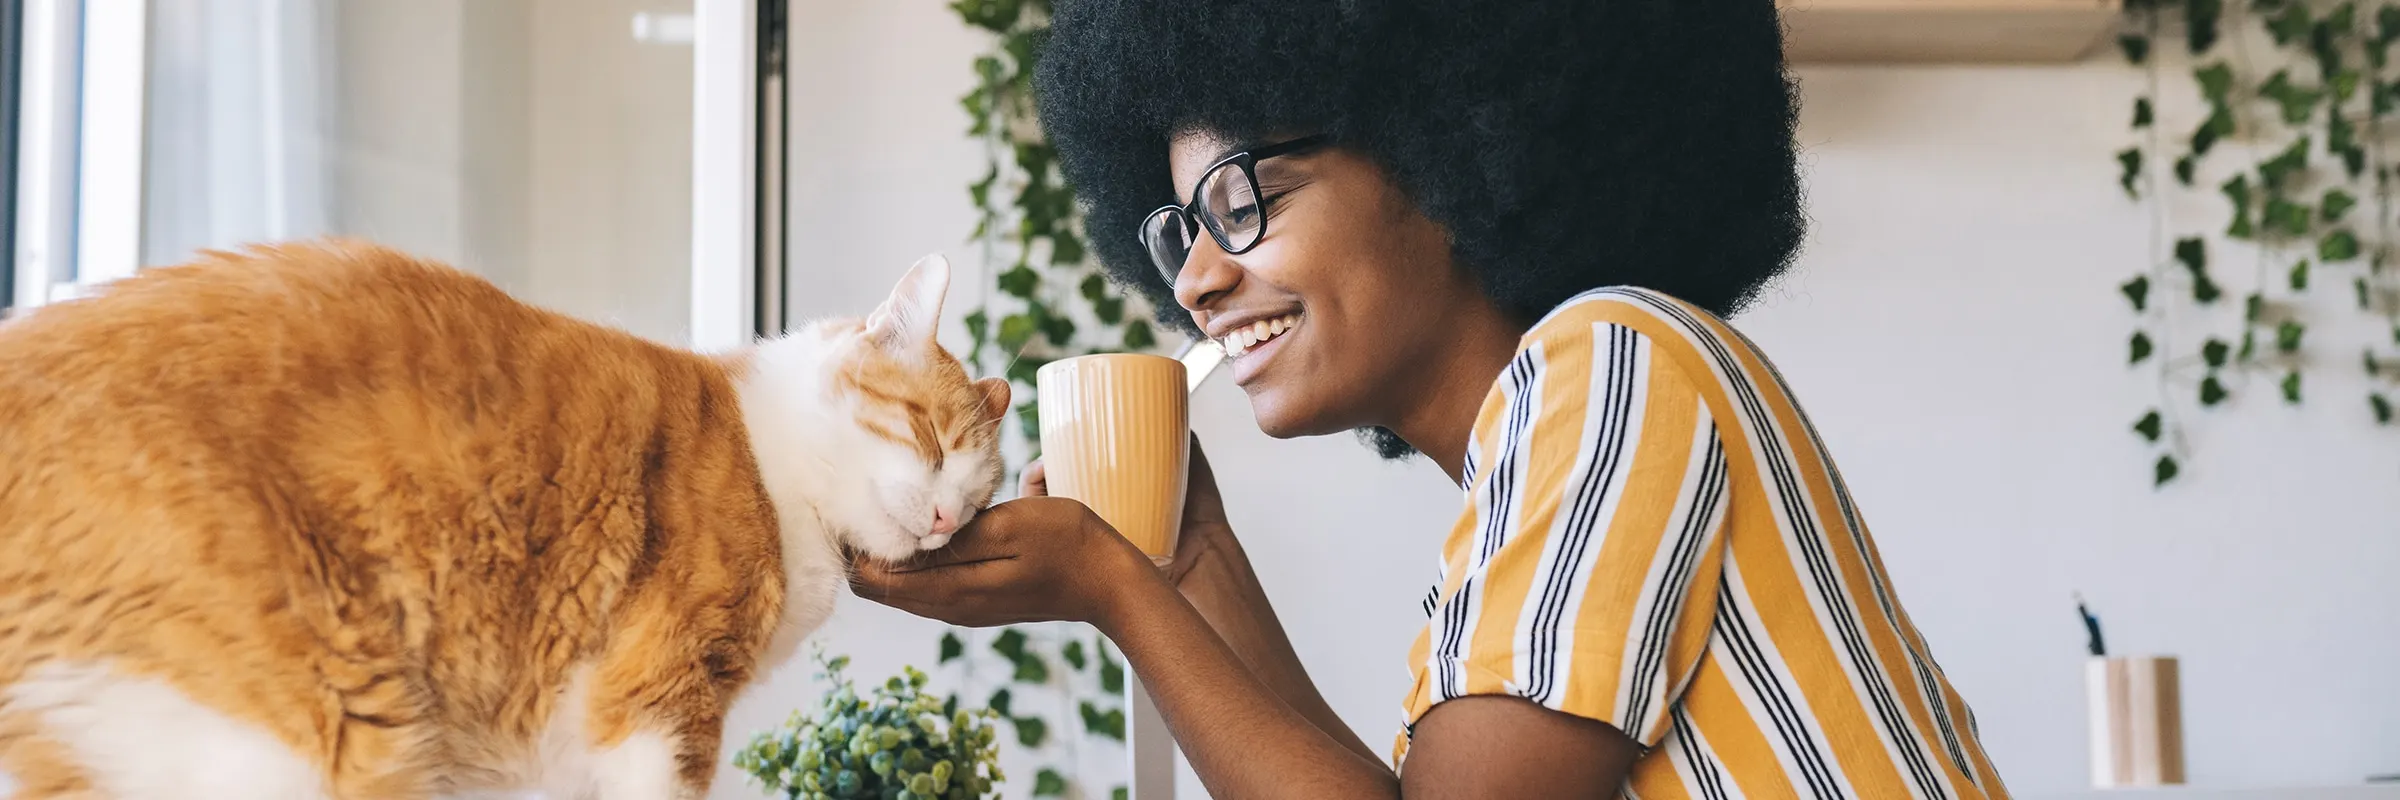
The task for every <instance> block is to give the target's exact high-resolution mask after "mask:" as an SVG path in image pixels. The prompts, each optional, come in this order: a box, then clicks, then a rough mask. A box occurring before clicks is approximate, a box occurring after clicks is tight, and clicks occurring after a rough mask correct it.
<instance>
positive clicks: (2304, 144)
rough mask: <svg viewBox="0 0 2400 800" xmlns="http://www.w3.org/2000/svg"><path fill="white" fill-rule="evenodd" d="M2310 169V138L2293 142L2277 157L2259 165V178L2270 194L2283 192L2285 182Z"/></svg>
mask: <svg viewBox="0 0 2400 800" xmlns="http://www.w3.org/2000/svg"><path fill="white" fill-rule="evenodd" d="M2307 168H2308V137H2306V136H2302V137H2300V138H2298V139H2294V140H2292V143H2291V144H2290V145H2287V146H2285V147H2284V148H2283V150H2282V151H2281V152H2278V153H2276V154H2275V157H2273V158H2269V159H2267V160H2265V161H2262V162H2259V164H2258V177H2259V179H2260V181H2261V182H2263V183H2265V184H2266V187H2267V191H2268V192H2270V193H2273V192H2280V191H2283V185H2284V182H2285V181H2287V180H2290V179H2291V177H2292V176H2293V175H2296V174H2299V172H2300V171H2301V170H2303V169H2307Z"/></svg>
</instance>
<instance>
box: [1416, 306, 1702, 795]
mask: <svg viewBox="0 0 2400 800" xmlns="http://www.w3.org/2000/svg"><path fill="white" fill-rule="evenodd" d="M1652 344H1653V343H1652V342H1651V341H1650V340H1649V339H1648V338H1647V337H1644V336H1642V335H1641V334H1639V333H1636V332H1635V331H1633V330H1632V329H1630V328H1626V327H1623V326H1619V325H1615V324H1611V323H1607V322H1599V321H1592V320H1589V319H1578V318H1577V317H1576V316H1575V315H1567V316H1564V317H1554V318H1552V319H1549V320H1545V321H1544V322H1543V324H1542V325H1541V326H1539V327H1537V328H1536V329H1535V330H1534V331H1533V332H1532V333H1531V334H1528V336H1527V342H1526V344H1525V346H1524V347H1523V349H1521V350H1520V351H1519V352H1518V355H1517V357H1516V359H1515V360H1514V361H1512V362H1511V363H1510V365H1509V367H1508V369H1507V371H1506V372H1505V373H1503V374H1502V376H1501V378H1500V380H1499V382H1498V383H1497V384H1496V385H1495V386H1494V387H1493V389H1492V391H1491V393H1490V395H1489V396H1488V398H1487V399H1486V401H1485V403H1484V408H1483V412H1482V413H1481V414H1480V418H1479V420H1478V422H1477V427H1476V432H1475V444H1474V445H1472V446H1471V450H1472V451H1474V452H1472V453H1471V456H1472V458H1471V460H1472V461H1473V462H1474V464H1475V465H1476V474H1472V475H1471V476H1470V477H1469V479H1468V480H1469V484H1468V487H1467V489H1468V497H1469V500H1470V505H1469V507H1468V508H1467V509H1466V510H1465V511H1464V512H1463V514H1462V519H1461V520H1460V522H1459V527H1458V529H1457V530H1456V531H1455V532H1454V534H1453V536H1452V544H1451V545H1450V546H1449V547H1448V548H1447V552H1446V553H1445V556H1446V561H1445V564H1444V569H1443V572H1444V573H1445V579H1444V580H1443V584H1444V585H1446V586H1451V587H1455V588H1453V589H1450V590H1449V591H1448V592H1447V593H1446V594H1442V595H1440V596H1438V597H1437V598H1436V599H1435V601H1434V603H1433V605H1432V619H1431V620H1430V623H1429V629H1428V634H1429V635H1428V637H1427V639H1426V645H1427V646H1426V647H1424V648H1423V650H1422V651H1421V652H1422V653H1423V657H1424V658H1425V660H1424V661H1423V662H1421V663H1419V664H1418V665H1416V668H1417V669H1418V670H1419V671H1420V673H1419V674H1420V680H1419V682H1418V689H1417V691H1418V692H1420V693H1422V695H1421V696H1420V697H1419V698H1417V699H1416V700H1414V701H1412V702H1411V703H1410V704H1409V708H1410V709H1411V714H1410V715H1409V719H1408V720H1407V722H1408V724H1409V725H1411V726H1413V725H1414V724H1415V723H1416V721H1417V719H1418V718H1421V717H1422V716H1423V714H1424V713H1425V712H1426V711H1428V710H1430V709H1431V708H1432V707H1433V706H1434V705H1436V704H1439V703H1441V702H1442V701H1445V700H1449V699H1453V698H1457V697H1463V696H1469V695H1493V694H1500V695H1514V696H1518V697H1523V698H1525V699H1528V700H1531V701H1533V702H1536V703H1539V704H1541V705H1543V706H1545V707H1548V708H1551V709H1555V710H1558V711H1563V712H1566V713H1569V714H1574V715H1577V716H1581V717H1587V718H1590V719H1596V720H1600V721H1602V722H1606V723H1609V724H1610V725H1613V726H1615V727H1616V728H1617V729H1619V730H1622V731H1624V732H1625V733H1626V735H1628V736H1630V737H1632V738H1633V739H1634V740H1635V741H1637V742H1639V743H1641V744H1642V746H1644V747H1645V748H1647V747H1651V746H1654V745H1656V744H1657V743H1658V742H1659V740H1660V739H1661V738H1662V737H1664V736H1665V734H1666V730H1667V727H1668V723H1667V719H1668V713H1669V710H1670V709H1671V707H1672V706H1673V705H1674V703H1675V701H1676V699H1677V697H1678V696H1679V695H1680V693H1681V691H1682V688H1683V685H1684V683H1685V681H1686V680H1687V679H1688V678H1689V676H1690V675H1691V673H1692V671H1693V668H1694V667H1695V665H1697V664H1698V663H1699V659H1700V656H1701V654H1702V652H1703V651H1704V649H1705V648H1706V645H1707V637H1708V630H1709V627H1710V624H1711V620H1712V619H1713V617H1714V615H1715V609H1716V599H1717V597H1716V592H1717V586H1718V577H1719V571H1720V570H1721V569H1722V568H1723V563H1724V541H1723V527H1724V521H1725V506H1726V502H1727V499H1726V498H1727V491H1726V482H1727V478H1726V463H1725V453H1724V448H1723V445H1722V443H1721V442H1720V441H1719V439H1718V435H1717V434H1718V431H1717V427H1716V423H1715V421H1714V420H1712V419H1711V417H1710V415H1709V413H1708V409H1707V407H1706V405H1705V404H1704V403H1703V402H1702V400H1701V397H1700V393H1699V391H1698V389H1697V388H1696V387H1695V385H1694V384H1693V383H1692V382H1691V380H1690V379H1689V378H1688V377H1687V375H1686V373H1685V372H1684V370H1683V368H1682V367H1680V366H1679V365H1678V364H1677V361H1676V359H1674V358H1672V357H1671V355H1670V354H1669V353H1667V352H1665V351H1661V350H1658V349H1656V348H1654V347H1653V346H1652ZM1451 576H1455V577H1451ZM1438 593H1439V592H1438V590H1437V594H1438Z"/></svg>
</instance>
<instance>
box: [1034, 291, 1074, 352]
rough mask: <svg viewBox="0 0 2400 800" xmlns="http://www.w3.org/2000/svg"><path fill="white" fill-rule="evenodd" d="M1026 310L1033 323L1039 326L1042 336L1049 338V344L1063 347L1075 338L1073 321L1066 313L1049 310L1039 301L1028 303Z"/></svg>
mask: <svg viewBox="0 0 2400 800" xmlns="http://www.w3.org/2000/svg"><path fill="white" fill-rule="evenodd" d="M1027 310H1028V311H1030V312H1032V314H1033V321H1034V324H1035V325H1037V326H1040V327H1041V329H1042V338H1045V339H1049V340H1050V346H1052V347H1065V346H1067V343H1068V342H1071V341H1074V340H1075V321H1074V320H1071V319H1068V318H1067V315H1065V314H1060V313H1057V312H1055V311H1051V310H1050V307H1049V306H1047V305H1043V304H1042V303H1041V302H1039V301H1036V302H1034V303H1031V304H1029V306H1028V308H1027Z"/></svg>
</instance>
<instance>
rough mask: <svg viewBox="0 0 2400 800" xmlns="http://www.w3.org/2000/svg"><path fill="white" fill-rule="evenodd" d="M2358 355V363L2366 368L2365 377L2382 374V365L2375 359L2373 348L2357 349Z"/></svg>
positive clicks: (2371, 377)
mask: <svg viewBox="0 0 2400 800" xmlns="http://www.w3.org/2000/svg"><path fill="white" fill-rule="evenodd" d="M2358 355H2359V364H2360V365H2362V366H2364V367H2366V368H2367V377H2368V378H2369V379H2374V378H2379V377H2382V376H2383V365H2382V364H2380V363H2377V362H2376V361H2375V350H2374V349H2373V348H2369V349H2366V350H2361V351H2359V354H2358Z"/></svg>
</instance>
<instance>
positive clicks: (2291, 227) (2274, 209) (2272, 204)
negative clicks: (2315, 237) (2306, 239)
mask: <svg viewBox="0 0 2400 800" xmlns="http://www.w3.org/2000/svg"><path fill="white" fill-rule="evenodd" d="M2262 213H2263V215H2264V216H2262V217H2261V218H2260V225H2261V226H2262V227H2265V228H2266V229H2267V231H2268V232H2270V233H2280V234H2283V235H2285V236H2305V235H2307V234H2308V220H2309V217H2310V209H2309V207H2308V206H2304V205H2301V204H2299V203H2294V202H2292V201H2290V200H2285V199H2283V198H2281V197H2269V198H2267V207H2266V210H2265V211H2264V212H2262Z"/></svg>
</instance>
